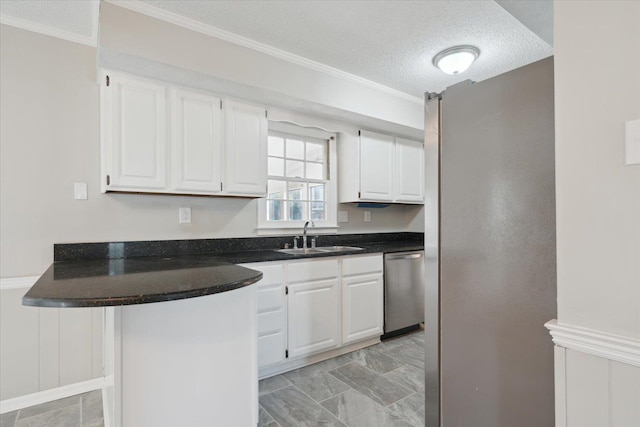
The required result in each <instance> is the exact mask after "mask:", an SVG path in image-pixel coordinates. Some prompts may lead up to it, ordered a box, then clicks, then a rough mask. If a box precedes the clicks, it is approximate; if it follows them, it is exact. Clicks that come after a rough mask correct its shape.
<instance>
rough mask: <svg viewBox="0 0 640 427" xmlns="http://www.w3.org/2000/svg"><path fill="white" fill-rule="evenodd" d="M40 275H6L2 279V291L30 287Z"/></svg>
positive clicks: (0, 285) (0, 284) (0, 282)
mask: <svg viewBox="0 0 640 427" xmlns="http://www.w3.org/2000/svg"><path fill="white" fill-rule="evenodd" d="M39 278H40V276H24V277H6V278H2V279H0V291H6V290H8V289H21V288H30V287H31V286H33V285H34V284H35V283H36V281H37V280H38V279H39Z"/></svg>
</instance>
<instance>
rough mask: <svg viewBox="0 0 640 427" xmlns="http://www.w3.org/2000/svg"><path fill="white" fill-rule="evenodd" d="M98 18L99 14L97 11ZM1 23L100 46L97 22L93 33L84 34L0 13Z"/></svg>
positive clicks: (74, 41) (87, 44)
mask: <svg viewBox="0 0 640 427" xmlns="http://www.w3.org/2000/svg"><path fill="white" fill-rule="evenodd" d="M95 16H96V20H97V16H98V14H97V13H95ZM0 24H4V25H9V26H11V27H16V28H20V29H22V30H27V31H33V32H34V33H39V34H44V35H45V36H51V37H55V38H58V39H62V40H67V41H70V42H73V43H80V44H83V45H86V46H91V47H97V46H98V30H97V25H98V23H97V22H96V23H95V29H94V30H93V31H92V32H93V35H91V36H83V35H81V34H78V33H72V32H70V31H65V30H62V29H60V28H55V27H50V26H48V25H44V24H39V23H37V22H33V21H28V20H26V19H21V18H16V17H15V16H10V15H5V14H1V15H0Z"/></svg>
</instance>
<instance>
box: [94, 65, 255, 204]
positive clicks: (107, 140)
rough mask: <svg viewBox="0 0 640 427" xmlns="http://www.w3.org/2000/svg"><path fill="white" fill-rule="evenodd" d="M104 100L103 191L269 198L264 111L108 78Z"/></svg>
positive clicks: (138, 80) (134, 80) (107, 75)
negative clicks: (266, 195) (267, 194)
mask: <svg viewBox="0 0 640 427" xmlns="http://www.w3.org/2000/svg"><path fill="white" fill-rule="evenodd" d="M169 94H170V97H169ZM101 99H102V112H103V113H102V173H103V180H102V191H103V192H107V191H131V192H149V193H167V194H203V195H224V196H240V197H261V196H264V195H265V194H266V191H267V188H266V187H267V118H266V109H265V108H263V107H257V106H253V105H247V104H243V103H239V102H236V101H232V100H228V99H220V98H218V97H216V96H213V95H210V94H206V93H201V92H196V91H190V90H184V89H181V88H177V87H175V86H171V85H169V84H166V83H162V82H157V81H154V80H149V79H144V78H140V77H131V76H128V75H125V74H120V73H113V72H105V73H104V85H103V86H102V88H101ZM169 130H170V132H171V133H170V134H169Z"/></svg>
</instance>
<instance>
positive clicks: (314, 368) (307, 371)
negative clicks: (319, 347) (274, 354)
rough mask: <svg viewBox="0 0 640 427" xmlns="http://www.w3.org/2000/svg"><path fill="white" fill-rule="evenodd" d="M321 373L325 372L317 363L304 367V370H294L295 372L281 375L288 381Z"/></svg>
mask: <svg viewBox="0 0 640 427" xmlns="http://www.w3.org/2000/svg"><path fill="white" fill-rule="evenodd" d="M321 372H326V371H325V370H324V369H322V367H321V366H319V364H318V363H314V364H313V365H309V366H305V367H304V368H300V369H296V370H295V371H289V372H285V373H284V374H282V375H283V376H284V377H285V378H286V379H288V380H289V381H292V382H293V380H295V379H300V378H309V377H312V376H314V375H317V374H319V373H321Z"/></svg>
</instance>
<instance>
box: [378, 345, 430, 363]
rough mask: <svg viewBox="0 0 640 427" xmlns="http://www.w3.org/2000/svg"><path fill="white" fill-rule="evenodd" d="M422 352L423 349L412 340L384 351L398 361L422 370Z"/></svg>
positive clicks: (423, 359)
mask: <svg viewBox="0 0 640 427" xmlns="http://www.w3.org/2000/svg"><path fill="white" fill-rule="evenodd" d="M424 353H425V352H424V350H423V349H421V348H419V347H418V346H417V345H415V344H414V343H413V342H410V343H405V344H403V345H400V346H398V347H396V348H394V349H393V350H390V351H387V352H386V354H388V355H390V356H391V357H393V358H394V359H396V360H397V361H399V362H400V363H404V364H408V365H413V366H415V367H416V368H420V369H422V370H424V361H425V358H424Z"/></svg>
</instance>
